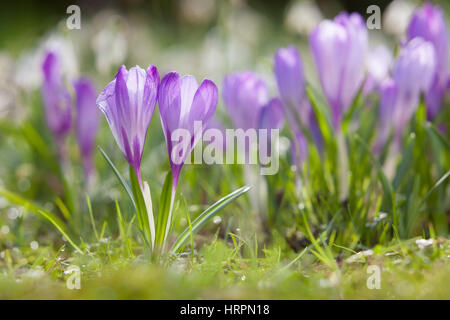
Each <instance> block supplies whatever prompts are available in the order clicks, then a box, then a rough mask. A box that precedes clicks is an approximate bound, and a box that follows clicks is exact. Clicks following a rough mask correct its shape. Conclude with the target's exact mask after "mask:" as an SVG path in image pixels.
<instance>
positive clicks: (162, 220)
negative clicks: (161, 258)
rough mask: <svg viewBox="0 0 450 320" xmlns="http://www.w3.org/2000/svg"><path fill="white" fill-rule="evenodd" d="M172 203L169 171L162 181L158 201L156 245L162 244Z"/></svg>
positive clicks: (170, 174)
mask: <svg viewBox="0 0 450 320" xmlns="http://www.w3.org/2000/svg"><path fill="white" fill-rule="evenodd" d="M172 201H173V200H172V172H171V171H169V172H168V173H167V175H166V179H165V180H164V185H163V188H162V191H161V197H160V200H159V210H158V221H157V222H156V237H155V243H156V244H159V245H161V244H162V243H163V242H164V236H165V234H166V227H167V221H168V219H169V211H170V204H171V202H172Z"/></svg>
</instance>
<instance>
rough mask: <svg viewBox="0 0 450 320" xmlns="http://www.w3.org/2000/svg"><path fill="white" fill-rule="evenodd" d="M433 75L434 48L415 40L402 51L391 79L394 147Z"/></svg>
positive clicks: (434, 67) (425, 42)
mask: <svg viewBox="0 0 450 320" xmlns="http://www.w3.org/2000/svg"><path fill="white" fill-rule="evenodd" d="M435 72H436V58H435V52H434V48H433V45H432V44H431V43H430V42H427V41H425V40H423V39H422V38H414V39H412V40H411V41H409V42H408V43H406V45H405V46H404V47H403V48H402V50H401V52H400V55H399V57H398V59H397V61H396V63H395V65H394V71H393V79H394V81H395V86H396V88H397V98H396V106H395V109H394V113H393V117H392V118H393V121H394V123H395V128H396V130H395V138H396V143H397V144H399V143H400V139H401V134H402V131H403V129H404V128H405V126H406V125H407V124H408V122H409V121H410V119H411V117H412V116H413V114H414V112H415V110H416V108H417V106H418V105H419V102H420V94H421V93H424V92H427V91H428V90H429V89H430V86H431V85H432V81H433V78H434V75H435Z"/></svg>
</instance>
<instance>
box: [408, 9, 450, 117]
mask: <svg viewBox="0 0 450 320" xmlns="http://www.w3.org/2000/svg"><path fill="white" fill-rule="evenodd" d="M407 36H408V40H411V39H413V38H415V37H421V38H423V39H425V40H426V41H429V42H431V43H432V44H433V46H434V50H435V53H436V67H437V72H436V74H435V76H434V79H433V84H432V86H431V87H430V88H429V90H428V91H427V92H426V103H427V113H428V118H429V119H433V118H434V117H435V116H436V115H437V113H438V112H439V109H440V107H441V105H442V99H443V96H444V94H445V91H446V86H447V77H448V55H449V42H448V33H447V28H446V26H445V19H444V14H443V12H442V9H441V8H440V7H439V6H433V5H432V4H431V3H425V5H424V6H423V7H421V8H418V9H417V10H416V11H415V12H414V14H413V17H412V18H411V21H410V23H409V26H408V30H407Z"/></svg>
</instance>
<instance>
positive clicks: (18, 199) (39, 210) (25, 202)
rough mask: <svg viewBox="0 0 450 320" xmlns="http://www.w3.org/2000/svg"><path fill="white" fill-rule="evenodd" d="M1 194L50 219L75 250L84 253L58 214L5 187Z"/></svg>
mask: <svg viewBox="0 0 450 320" xmlns="http://www.w3.org/2000/svg"><path fill="white" fill-rule="evenodd" d="M0 195H2V196H3V197H5V198H6V199H7V200H8V201H9V202H12V203H15V204H17V205H20V206H23V207H24V209H26V210H29V211H31V212H33V213H35V214H37V215H38V216H41V217H43V218H45V219H46V220H48V221H49V222H50V223H51V224H52V225H53V226H54V227H56V229H57V230H58V231H59V232H60V233H61V234H62V235H63V236H64V237H65V238H66V239H67V241H68V242H69V243H70V244H71V245H72V247H74V249H75V250H77V251H78V252H80V253H81V254H83V250H81V249H80V248H79V247H78V246H77V245H76V244H75V242H73V241H72V239H71V238H70V237H69V235H68V233H67V229H66V226H65V224H64V222H63V221H62V220H60V219H59V218H58V217H57V216H55V215H54V214H52V213H50V212H48V211H46V210H44V209H42V208H39V207H38V206H36V205H34V204H33V203H31V202H29V201H28V200H26V199H24V198H22V197H21V196H19V195H17V194H14V193H12V192H9V191H7V190H4V189H0Z"/></svg>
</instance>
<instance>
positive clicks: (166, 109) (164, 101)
mask: <svg viewBox="0 0 450 320" xmlns="http://www.w3.org/2000/svg"><path fill="white" fill-rule="evenodd" d="M158 102H159V111H160V114H161V122H162V125H163V128H164V134H165V135H166V141H167V142H168V141H170V136H168V134H170V132H173V131H174V130H175V129H177V128H178V125H179V121H180V113H181V96H180V75H179V74H178V73H177V72H170V73H168V74H166V75H165V76H164V78H163V79H162V81H161V85H160V87H159V94H158Z"/></svg>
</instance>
